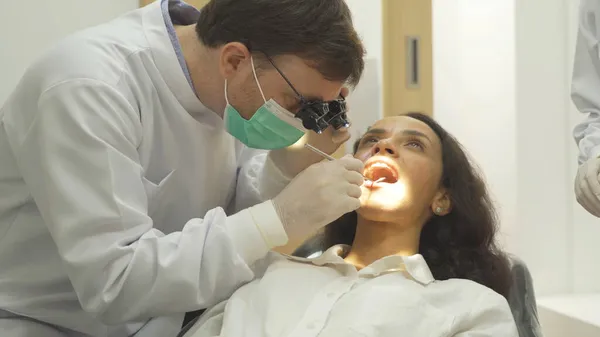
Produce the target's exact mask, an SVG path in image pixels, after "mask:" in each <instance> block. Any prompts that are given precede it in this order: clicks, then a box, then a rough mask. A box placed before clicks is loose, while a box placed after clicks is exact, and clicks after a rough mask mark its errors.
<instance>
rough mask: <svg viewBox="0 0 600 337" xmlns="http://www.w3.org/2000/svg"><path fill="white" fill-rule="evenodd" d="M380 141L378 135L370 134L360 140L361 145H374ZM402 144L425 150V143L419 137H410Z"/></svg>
mask: <svg viewBox="0 0 600 337" xmlns="http://www.w3.org/2000/svg"><path fill="white" fill-rule="evenodd" d="M379 142H380V139H379V138H377V137H373V136H369V137H365V138H363V139H362V140H361V141H360V146H361V147H363V146H367V145H374V144H377V143H379ZM401 144H402V146H405V147H409V148H415V149H419V150H425V144H423V141H421V139H419V138H418V137H408V138H405V139H404V140H403V141H402V143H401Z"/></svg>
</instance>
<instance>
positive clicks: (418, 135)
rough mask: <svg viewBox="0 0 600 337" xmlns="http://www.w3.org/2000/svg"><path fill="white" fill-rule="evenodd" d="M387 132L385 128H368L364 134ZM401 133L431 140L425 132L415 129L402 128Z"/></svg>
mask: <svg viewBox="0 0 600 337" xmlns="http://www.w3.org/2000/svg"><path fill="white" fill-rule="evenodd" d="M387 132H388V131H387V130H385V129H369V130H367V132H366V133H365V136H366V135H373V134H376V135H381V134H385V133H387ZM402 134H403V135H405V136H416V137H421V138H425V139H427V140H428V141H429V142H431V139H429V137H427V135H426V134H424V133H423V132H421V131H417V130H412V129H408V130H402Z"/></svg>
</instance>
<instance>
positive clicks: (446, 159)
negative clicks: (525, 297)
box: [318, 113, 511, 298]
mask: <svg viewBox="0 0 600 337" xmlns="http://www.w3.org/2000/svg"><path fill="white" fill-rule="evenodd" d="M405 116H407V117H410V118H414V119H416V120H419V121H421V122H423V123H425V124H427V125H428V126H429V127H430V128H431V129H432V130H433V132H435V133H436V135H437V136H438V137H439V139H440V142H441V145H442V163H443V172H442V178H441V184H442V185H443V186H444V187H445V188H446V190H447V192H448V194H449V197H450V200H451V205H452V211H451V212H450V213H449V214H447V215H445V216H435V215H433V216H432V217H431V218H430V219H429V220H428V221H427V222H426V223H425V225H424V226H423V230H422V231H421V237H420V242H419V253H420V254H421V255H423V257H424V258H425V261H427V264H428V265H429V268H430V269H431V272H432V274H433V276H434V278H435V279H436V280H447V279H451V278H461V279H468V280H472V281H475V282H477V283H479V284H482V285H484V286H486V287H488V288H491V289H493V290H494V291H496V292H497V293H499V294H500V295H502V296H504V297H505V298H508V293H509V290H510V286H511V276H510V263H509V260H508V258H507V257H506V255H505V254H504V253H503V252H502V251H501V250H500V249H499V248H498V247H497V245H496V242H495V237H496V233H497V231H498V221H497V215H496V211H495V208H494V205H493V203H492V201H491V199H490V196H489V194H488V191H487V187H486V184H485V182H484V179H483V177H482V176H481V174H480V173H479V172H478V170H477V168H476V166H475V165H474V164H473V163H472V162H471V161H470V160H469V158H468V156H467V154H466V153H465V151H464V150H463V148H462V146H461V144H460V143H459V142H458V141H457V140H456V139H455V138H454V137H453V136H452V135H450V134H449V133H448V132H447V131H446V130H444V128H442V127H441V126H440V125H439V124H438V123H437V122H436V121H434V120H433V119H432V118H431V117H429V116H426V115H423V114H419V113H410V114H407V115H405ZM357 147H358V142H357V143H356V144H355V145H354V152H355V153H356V150H357ZM356 220H357V215H356V213H355V212H353V213H348V214H346V215H345V216H343V217H341V218H340V219H338V220H336V221H334V222H333V223H331V224H329V225H328V226H327V227H325V229H324V235H322V236H321V238H320V239H318V240H319V241H321V242H319V245H320V246H321V247H323V248H325V249H326V248H328V247H331V246H333V245H336V244H352V242H353V241H354V235H355V232H356Z"/></svg>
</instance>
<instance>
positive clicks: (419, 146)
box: [406, 140, 423, 150]
mask: <svg viewBox="0 0 600 337" xmlns="http://www.w3.org/2000/svg"><path fill="white" fill-rule="evenodd" d="M406 146H408V147H414V148H417V149H420V150H423V144H421V142H419V141H416V140H411V141H409V142H408V143H406Z"/></svg>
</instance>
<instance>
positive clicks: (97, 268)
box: [3, 79, 283, 324]
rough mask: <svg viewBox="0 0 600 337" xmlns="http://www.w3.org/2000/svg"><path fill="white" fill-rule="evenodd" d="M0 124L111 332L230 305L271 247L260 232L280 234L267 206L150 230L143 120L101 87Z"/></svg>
mask: <svg viewBox="0 0 600 337" xmlns="http://www.w3.org/2000/svg"><path fill="white" fill-rule="evenodd" d="M33 99H34V100H35V98H33ZM34 106H35V104H34ZM3 122H4V123H3V125H4V127H5V130H6V133H7V135H8V138H9V143H10V146H11V148H12V150H13V152H14V154H15V157H16V158H17V162H18V166H19V169H20V170H21V172H22V175H23V178H24V180H25V182H26V184H27V186H28V187H29V189H30V191H31V194H32V197H33V198H34V200H35V202H36V204H37V206H38V208H39V211H40V213H41V216H42V217H43V219H44V222H45V224H46V225H47V226H48V229H49V231H50V234H51V235H52V238H53V240H54V241H55V243H56V246H57V248H58V252H59V254H60V256H61V258H62V260H63V263H64V266H65V268H66V271H67V273H68V276H69V279H70V281H71V283H72V285H73V287H74V289H75V292H76V294H77V296H78V299H79V301H80V303H81V305H82V307H83V309H84V310H86V311H87V312H89V313H91V314H93V315H95V316H96V317H98V318H99V319H101V320H102V321H104V322H105V323H107V324H119V323H123V322H127V321H132V320H137V319H144V318H148V317H156V316H163V315H169V314H173V313H183V312H186V311H190V310H196V309H200V308H205V307H207V306H211V305H214V304H215V303H217V302H219V301H221V300H223V299H225V298H227V297H228V296H230V294H231V293H233V291H235V290H236V289H237V288H238V287H239V286H241V285H242V284H244V283H246V282H248V281H250V280H252V279H253V278H254V274H253V271H252V269H251V268H250V265H252V264H253V263H254V262H255V261H256V260H258V259H261V258H262V257H264V256H265V254H267V252H268V250H269V248H270V247H269V246H268V244H267V243H266V241H265V239H264V236H265V233H262V232H261V230H260V229H259V228H258V226H257V225H258V223H261V224H262V225H263V227H264V228H275V229H277V228H278V227H277V226H279V228H281V223H280V222H279V219H278V218H277V214H276V212H275V209H274V207H273V205H272V203H271V202H270V201H267V202H264V203H261V204H258V205H256V206H254V207H252V208H250V209H246V210H242V211H240V212H238V213H236V214H233V215H231V216H226V214H225V212H224V211H223V210H222V209H220V208H217V209H213V210H211V211H209V212H208V213H207V214H206V215H205V216H204V218H203V219H192V220H190V221H189V222H188V223H187V224H185V226H184V227H183V230H182V231H181V232H174V233H171V234H168V235H165V234H164V233H162V232H160V231H158V230H156V229H154V228H153V223H152V219H151V218H150V217H149V216H148V215H147V197H146V193H145V189H144V187H143V182H142V174H143V170H142V167H141V165H140V163H139V158H138V152H137V146H138V145H139V142H140V139H141V134H142V132H141V125H140V120H139V115H138V113H137V112H136V111H135V109H134V108H132V106H131V105H130V104H129V103H128V102H127V100H126V99H125V98H124V97H123V96H122V95H121V94H120V93H119V92H117V91H116V90H114V89H113V88H112V87H110V86H108V85H106V84H103V83H101V82H98V81H93V80H87V79H82V80H73V81H69V82H64V83H61V84H58V85H57V86H55V87H52V88H50V89H48V90H47V91H46V92H44V93H43V94H42V95H41V96H40V98H39V101H38V102H37V110H36V111H23V112H22V113H21V112H19V113H18V114H11V115H10V116H6V115H5V116H4V120H3ZM272 222H273V223H272ZM182 226H183V224H182ZM280 230H281V231H282V230H283V229H280Z"/></svg>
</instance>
